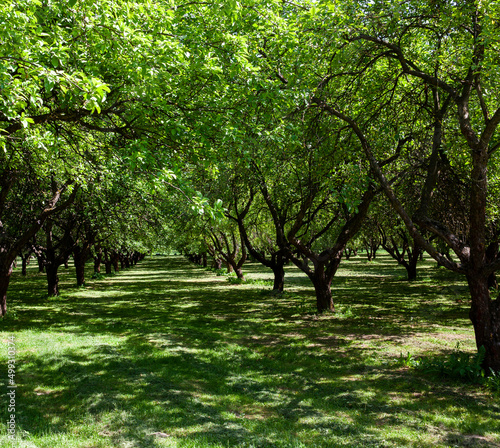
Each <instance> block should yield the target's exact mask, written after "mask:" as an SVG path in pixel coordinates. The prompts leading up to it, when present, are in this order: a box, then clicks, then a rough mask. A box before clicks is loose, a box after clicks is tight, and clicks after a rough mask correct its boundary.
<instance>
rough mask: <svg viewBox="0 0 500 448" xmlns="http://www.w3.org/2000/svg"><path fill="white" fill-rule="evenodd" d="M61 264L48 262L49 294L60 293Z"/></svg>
mask: <svg viewBox="0 0 500 448" xmlns="http://www.w3.org/2000/svg"><path fill="white" fill-rule="evenodd" d="M58 269H59V266H58V265H57V264H53V263H47V265H46V266H45V271H46V273H47V292H48V294H49V296H58V295H59V276H58V275H57V271H58Z"/></svg>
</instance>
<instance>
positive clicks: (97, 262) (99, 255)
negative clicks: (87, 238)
mask: <svg viewBox="0 0 500 448" xmlns="http://www.w3.org/2000/svg"><path fill="white" fill-rule="evenodd" d="M101 263H102V250H101V249H100V248H99V249H98V251H97V253H96V254H95V256H94V272H97V273H99V272H101Z"/></svg>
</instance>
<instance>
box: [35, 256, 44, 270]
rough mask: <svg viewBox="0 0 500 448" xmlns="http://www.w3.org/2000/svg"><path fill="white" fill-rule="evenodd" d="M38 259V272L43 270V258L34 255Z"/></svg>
mask: <svg viewBox="0 0 500 448" xmlns="http://www.w3.org/2000/svg"><path fill="white" fill-rule="evenodd" d="M36 259H37V261H38V273H42V272H44V271H45V260H44V259H43V257H41V256H37V257H36Z"/></svg>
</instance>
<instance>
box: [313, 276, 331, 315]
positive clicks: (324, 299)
mask: <svg viewBox="0 0 500 448" xmlns="http://www.w3.org/2000/svg"><path fill="white" fill-rule="evenodd" d="M310 278H311V281H312V283H313V285H314V291H315V292H316V308H317V309H318V313H323V312H325V311H335V308H334V306H333V297H332V289H331V286H330V285H331V282H330V281H328V280H327V279H326V278H325V277H324V276H321V275H315V276H314V277H310Z"/></svg>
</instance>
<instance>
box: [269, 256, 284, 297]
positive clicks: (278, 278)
mask: <svg viewBox="0 0 500 448" xmlns="http://www.w3.org/2000/svg"><path fill="white" fill-rule="evenodd" d="M272 270H273V273H274V285H273V290H274V291H279V292H282V291H283V288H284V286H285V269H284V267H283V263H281V264H279V263H277V264H275V265H273V266H272Z"/></svg>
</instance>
